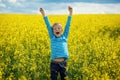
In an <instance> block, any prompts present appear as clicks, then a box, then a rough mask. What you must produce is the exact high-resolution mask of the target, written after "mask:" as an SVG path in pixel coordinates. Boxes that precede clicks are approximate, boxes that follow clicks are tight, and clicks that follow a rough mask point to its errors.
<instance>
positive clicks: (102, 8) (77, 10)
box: [45, 2, 120, 14]
mask: <svg viewBox="0 0 120 80" xmlns="http://www.w3.org/2000/svg"><path fill="white" fill-rule="evenodd" d="M68 5H71V6H72V7H73V10H74V14H105V13H107V14H111V13H112V14H120V3H119V4H100V3H80V2H79V3H59V5H58V4H52V3H50V4H49V6H55V7H50V10H49V7H48V8H47V11H46V12H47V13H48V14H61V13H62V14H66V13H67V6H68ZM45 7H47V6H45Z"/></svg>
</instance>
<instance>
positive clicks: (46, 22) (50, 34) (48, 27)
mask: <svg viewBox="0 0 120 80" xmlns="http://www.w3.org/2000/svg"><path fill="white" fill-rule="evenodd" d="M44 21H45V24H46V26H47V29H48V33H49V36H50V38H52V36H53V33H52V27H51V25H50V22H49V20H48V17H47V16H45V17H44Z"/></svg>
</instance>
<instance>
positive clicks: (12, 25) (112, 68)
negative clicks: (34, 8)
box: [0, 14, 120, 80]
mask: <svg viewBox="0 0 120 80" xmlns="http://www.w3.org/2000/svg"><path fill="white" fill-rule="evenodd" d="M48 17H49V20H50V22H51V25H52V24H53V23H54V22H59V23H61V24H62V25H63V29H64V26H65V23H66V20H67V15H48ZM68 48H69V55H70V59H69V60H68V72H69V74H68V77H69V80H120V14H80V15H73V17H72V22H71V28H70V34H69V38H68ZM49 65H50V39H49V36H48V31H47V28H46V26H45V23H44V20H43V18H42V16H41V15H39V14H0V80H50V69H49V68H50V67H49ZM58 78H60V77H58Z"/></svg>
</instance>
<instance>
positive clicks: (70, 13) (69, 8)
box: [68, 6, 73, 16]
mask: <svg viewBox="0 0 120 80" xmlns="http://www.w3.org/2000/svg"><path fill="white" fill-rule="evenodd" d="M68 11H69V15H70V16H71V15H72V12H73V9H72V7H71V6H68Z"/></svg>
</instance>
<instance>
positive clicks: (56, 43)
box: [44, 16, 71, 60]
mask: <svg viewBox="0 0 120 80" xmlns="http://www.w3.org/2000/svg"><path fill="white" fill-rule="evenodd" d="M44 21H45V23H46V25H47V29H48V32H49V36H50V44H51V60H54V59H55V58H65V59H68V58H69V54H68V45H67V41H68V33H69V29H70V22H71V16H68V19H67V23H66V26H65V30H64V33H63V34H62V35H61V36H60V37H56V36H55V35H54V34H53V31H52V27H51V25H50V23H49V20H48V17H47V16H45V17H44Z"/></svg>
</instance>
